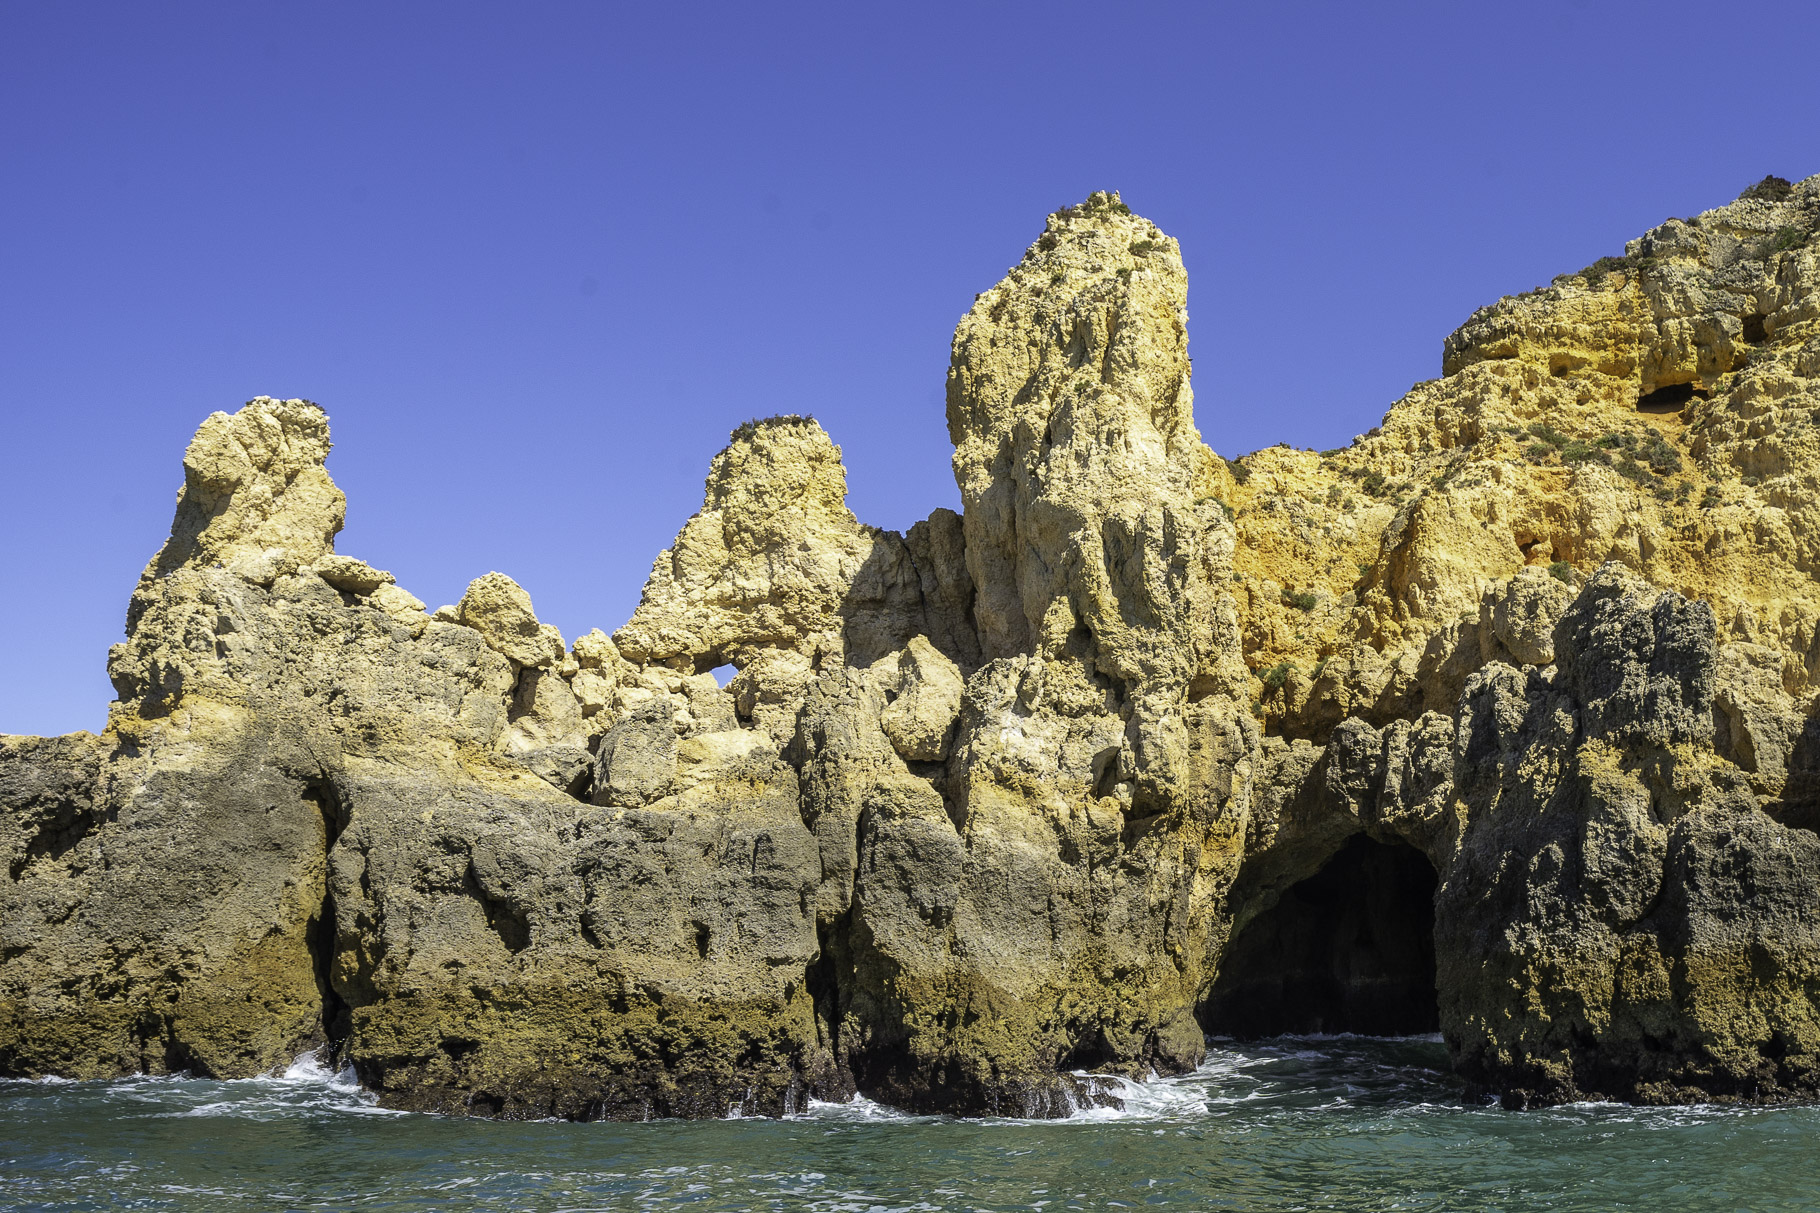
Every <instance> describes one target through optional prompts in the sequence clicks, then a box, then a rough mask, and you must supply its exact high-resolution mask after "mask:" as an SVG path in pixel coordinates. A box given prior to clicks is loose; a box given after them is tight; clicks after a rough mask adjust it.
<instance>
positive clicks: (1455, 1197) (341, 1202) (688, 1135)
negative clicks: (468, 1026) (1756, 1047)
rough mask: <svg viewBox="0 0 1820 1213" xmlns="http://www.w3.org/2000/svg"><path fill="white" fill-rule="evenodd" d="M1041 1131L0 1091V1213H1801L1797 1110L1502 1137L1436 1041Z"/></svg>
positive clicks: (189, 1090)
mask: <svg viewBox="0 0 1820 1213" xmlns="http://www.w3.org/2000/svg"><path fill="white" fill-rule="evenodd" d="M1124 1102H1125V1106H1124V1107H1123V1108H1122V1109H1104V1108H1102V1109H1093V1110H1088V1111H1083V1112H1081V1113H1079V1114H1077V1115H1075V1116H1073V1117H1071V1118H1070V1119H1068V1120H1063V1121H1021V1120H998V1119H986V1120H956V1119H950V1118H944V1117H926V1116H906V1115H903V1114H900V1113H897V1112H893V1111H892V1110H890V1109H888V1108H883V1107H880V1106H879V1105H877V1104H874V1103H870V1102H867V1101H865V1100H863V1099H862V1100H856V1101H854V1102H852V1103H848V1104H814V1105H812V1106H811V1107H809V1108H808V1109H806V1110H805V1111H804V1112H803V1113H801V1114H800V1115H797V1116H794V1117H790V1118H787V1119H784V1120H781V1121H779V1120H759V1119H731V1120H723V1121H713V1122H686V1121H656V1122H651V1123H648V1124H617V1123H596V1124H565V1123H554V1122H552V1123H540V1124H501V1123H495V1122H490V1121H483V1120H463V1119H451V1118H445V1117H436V1116H422V1115H414V1114H404V1113H392V1112H387V1111H385V1110H383V1109H380V1108H377V1107H375V1106H374V1105H373V1103H372V1100H371V1098H370V1097H369V1096H367V1095H366V1094H365V1093H363V1092H361V1091H360V1090H359V1089H358V1087H356V1086H355V1085H354V1084H353V1083H352V1081H351V1080H350V1079H349V1078H348V1077H347V1076H345V1075H335V1074H330V1073H327V1072H325V1071H323V1070H322V1069H321V1068H320V1067H319V1066H317V1065H315V1064H314V1063H312V1062H307V1061H306V1062H302V1063H299V1064H298V1065H296V1066H294V1067H292V1068H291V1070H290V1071H289V1072H288V1073H286V1074H285V1075H283V1076H282V1077H275V1078H265V1079H249V1080H245V1081H239V1082H215V1081H205V1080H192V1079H168V1078H165V1079H137V1080H128V1081H121V1082H107V1083H72V1082H54V1081H53V1082H0V1208H4V1209H8V1210H14V1209H18V1210H51V1209H56V1210H65V1209H68V1210H75V1209H82V1210H114V1209H177V1210H229V1209H232V1210H240V1211H249V1213H251V1211H263V1210H292V1209H297V1210H301V1209H312V1210H314V1209H334V1210H343V1209H348V1210H388V1211H398V1213H404V1211H415V1210H430V1209H436V1210H448V1209H488V1210H495V1209H497V1210H537V1211H540V1213H541V1211H544V1210H551V1211H554V1210H576V1211H580V1210H622V1209H623V1210H670V1209H679V1210H693V1211H699V1213H718V1211H720V1210H740V1211H742V1213H743V1211H745V1210H780V1211H782V1210H791V1211H795V1210H826V1211H830V1213H833V1211H837V1210H838V1211H841V1213H873V1211H878V1213H883V1211H885V1210H1012V1209H1017V1210H1031V1209H1038V1210H1065V1209H1206V1210H1218V1209H1236V1210H1248V1211H1251V1210H1279V1209H1280V1210H1319V1209H1361V1210H1425V1209H1432V1210H1449V1211H1456V1210H1476V1209H1497V1210H1531V1209H1548V1210H1582V1209H1584V1210H1595V1209H1596V1210H1607V1209H1615V1208H1632V1207H1643V1208H1650V1209H1652V1210H1654V1211H1656V1213H1668V1211H1670V1210H1674V1211H1680V1210H1783V1209H1790V1210H1792V1209H1800V1210H1812V1209H1820V1149H1817V1148H1816V1147H1817V1145H1820V1108H1815V1107H1793V1108H1773V1109H1770V1108H1728V1107H1691V1108H1669V1109H1659V1108H1631V1107H1624V1106H1619V1105H1611V1104H1584V1105H1576V1106H1569V1107H1564V1108H1555V1109H1550V1110H1546V1111H1540V1112H1505V1111H1502V1110H1500V1109H1498V1108H1497V1107H1495V1106H1489V1105H1485V1104H1480V1103H1476V1102H1469V1101H1467V1100H1466V1099H1464V1098H1463V1096H1462V1094H1461V1089H1460V1087H1459V1084H1458V1083H1457V1082H1455V1081H1454V1080H1453V1078H1452V1077H1451V1076H1450V1075H1449V1074H1448V1072H1447V1068H1446V1058H1445V1055H1444V1053H1443V1051H1442V1048H1441V1045H1440V1042H1439V1040H1438V1039H1428V1038H1419V1039H1402V1040H1374V1039H1365V1038H1357V1037H1331V1038H1283V1039H1278V1040H1273V1041H1265V1042H1261V1043H1254V1044H1243V1045H1240V1044H1234V1043H1232V1042H1229V1041H1221V1042H1214V1047H1213V1048H1212V1051H1211V1053H1210V1056H1209V1057H1208V1060H1207V1064H1206V1065H1205V1066H1203V1067H1202V1068H1201V1069H1200V1070H1199V1071H1197V1072H1196V1073H1194V1074H1191V1075H1187V1076H1184V1077H1181V1078H1175V1079H1158V1080H1153V1081H1150V1082H1143V1083H1128V1084H1125V1086H1124Z"/></svg>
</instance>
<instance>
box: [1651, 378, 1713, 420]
mask: <svg viewBox="0 0 1820 1213" xmlns="http://www.w3.org/2000/svg"><path fill="white" fill-rule="evenodd" d="M1709 395H1710V393H1708V392H1705V391H1702V390H1701V389H1699V388H1697V387H1695V386H1694V385H1693V384H1691V383H1671V384H1669V385H1668V386H1667V387H1659V388H1657V389H1656V390H1655V391H1653V392H1651V393H1650V394H1649V395H1647V396H1644V397H1641V398H1640V399H1638V401H1637V411H1638V412H1639V413H1678V412H1680V411H1681V410H1682V409H1684V408H1686V407H1687V402H1688V401H1689V400H1692V399H1693V398H1694V397H1695V396H1698V397H1700V398H1701V399H1702V400H1704V399H1706V398H1707V397H1708V396H1709Z"/></svg>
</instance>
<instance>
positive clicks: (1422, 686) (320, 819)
mask: <svg viewBox="0 0 1820 1213" xmlns="http://www.w3.org/2000/svg"><path fill="white" fill-rule="evenodd" d="M1817 229H1820V178H1810V179H1809V180H1807V181H1804V182H1801V183H1800V184H1797V185H1791V184H1789V183H1788V182H1784V181H1780V180H1778V179H1775V178H1770V179H1767V180H1765V181H1764V182H1762V183H1760V184H1759V185H1757V186H1754V187H1752V189H1750V190H1748V191H1746V193H1745V194H1744V195H1743V196H1742V197H1740V198H1739V199H1738V200H1737V201H1735V202H1733V203H1732V204H1730V205H1729V206H1726V207H1723V208H1720V209H1718V210H1715V211H1709V212H1706V213H1704V214H1702V215H1699V216H1697V217H1694V218H1690V219H1687V220H1678V219H1675V220H1669V221H1668V222H1666V223H1664V224H1662V225H1661V226H1659V227H1657V228H1655V229H1653V230H1651V231H1650V232H1648V233H1646V234H1645V235H1644V236H1642V237H1641V238H1639V239H1638V240H1635V241H1633V242H1631V244H1630V245H1629V246H1628V247H1627V249H1626V251H1625V255H1624V256H1622V257H1614V258H1606V259H1603V260H1601V261H1600V262H1598V263H1596V264H1595V265H1593V266H1590V267H1588V268H1587V269H1586V270H1584V271H1582V272H1580V273H1578V274H1573V275H1565V276H1563V277H1561V278H1558V279H1556V280H1555V282H1554V283H1553V284H1552V285H1551V286H1549V287H1547V288H1544V289H1540V290H1537V291H1534V292H1530V293H1529V294H1526V295H1521V296H1516V297H1514V298H1509V299H1505V300H1502V301H1500V302H1499V303H1498V304H1496V305H1494V306H1493V307H1490V308H1486V309H1483V310H1481V311H1480V312H1478V313H1476V314H1474V315H1473V316H1472V317H1471V318H1470V319H1469V320H1468V321H1467V323H1466V324H1465V325H1464V326H1462V328H1461V329H1460V330H1459V331H1458V332H1456V333H1455V334H1454V335H1453V336H1451V337H1449V338H1448V340H1447V342H1446V346H1445V350H1444V363H1443V371H1444V376H1443V377H1442V378H1440V379H1437V380H1433V381H1430V382H1427V383H1422V384H1418V385H1416V386H1415V387H1414V388H1412V389H1411V391H1410V392H1409V393H1408V394H1407V395H1406V396H1405V397H1404V398H1403V399H1402V400H1400V401H1398V402H1397V403H1396V404H1395V405H1394V406H1393V407H1392V409H1391V410H1390V412H1389V414H1388V415H1387V416H1386V417H1385V419H1384V422H1383V424H1382V425H1381V426H1380V427H1379V428H1377V429H1375V430H1373V431H1372V432H1371V433H1370V434H1368V435H1365V436H1364V437H1361V438H1359V439H1357V440H1355V441H1354V442H1353V443H1352V445H1351V446H1349V447H1347V448H1344V449H1341V450H1336V451H1328V452H1322V453H1316V452H1313V451H1298V450H1293V449H1290V448H1287V447H1277V448H1270V449H1267V450H1264V451H1259V452H1256V453H1254V454H1252V455H1249V456H1246V457H1244V458H1241V459H1236V460H1227V459H1222V458H1221V457H1219V456H1217V455H1215V454H1214V453H1213V452H1212V451H1211V450H1210V449H1209V448H1208V447H1207V446H1206V445H1205V444H1204V443H1203V442H1202V440H1201V435H1200V433H1199V431H1198V430H1197V429H1196V424H1195V419H1194V414H1193V403H1192V402H1193V397H1192V392H1191V389H1190V376H1189V362H1188V353H1187V340H1188V338H1187V310H1186V301H1187V277H1186V274H1185V272H1184V270H1183V268H1182V262H1181V257H1180V252H1179V249H1178V248H1177V246H1176V244H1175V242H1174V241H1173V240H1172V239H1170V238H1169V237H1167V236H1165V235H1164V234H1163V233H1162V232H1160V231H1158V230H1157V228H1156V227H1155V226H1154V225H1152V224H1150V223H1148V222H1147V221H1145V220H1143V219H1141V218H1139V217H1137V216H1135V215H1133V214H1131V213H1130V211H1129V210H1128V209H1127V208H1126V207H1125V205H1124V204H1123V202H1122V201H1120V200H1119V198H1118V197H1117V196H1116V195H1107V194H1095V195H1093V196H1092V197H1091V198H1089V199H1088V200H1087V201H1086V202H1084V203H1082V204H1081V205H1079V206H1076V207H1071V208H1068V209H1065V210H1063V211H1059V212H1057V213H1056V214H1054V215H1052V216H1050V218H1049V221H1048V224H1047V226H1046V228H1045V230H1044V232H1043V234H1042V235H1041V237H1040V238H1039V239H1038V240H1037V242H1036V243H1035V244H1034V245H1033V246H1032V247H1031V248H1030V249H1029V251H1028V252H1026V254H1025V255H1024V258H1023V260H1022V261H1021V262H1019V263H1018V264H1017V265H1016V266H1014V267H1013V268H1012V269H1011V270H1010V272H1009V273H1008V274H1007V275H1006V277H1005V279H1004V280H1003V281H1002V282H1000V283H999V284H998V285H997V286H995V287H993V288H992V289H991V290H989V291H987V292H985V293H984V294H982V295H980V296H979V297H978V298H977V299H976V301H975V303H974V306H973V308H972V310H971V311H969V312H968V314H967V315H966V316H965V317H964V318H963V319H962V321H961V323H960V327H959V329H958V330H957V332H956V335H955V340H954V347H953V359H952V363H951V368H950V371H949V379H948V406H947V421H948V428H949V435H950V437H951V439H952V441H953V443H954V447H955V455H954V473H955V478H956V481H957V484H958V485H959V488H960V495H961V501H962V505H963V511H962V512H961V513H960V514H956V513H954V512H951V511H948V510H937V511H935V512H934V513H933V514H932V515H931V516H930V517H929V518H928V519H927V520H925V521H923V522H920V523H918V524H916V525H915V526H913V527H911V528H910V530H909V532H908V533H907V534H902V535H900V534H897V533H895V532H891V531H884V530H880V529H877V528H874V527H869V526H866V525H864V524H863V523H861V522H860V521H859V520H858V519H856V518H855V517H854V516H853V514H852V513H851V512H850V511H849V510H848V509H847V506H846V500H845V499H846V473H845V469H844V468H843V467H842V464H841V458H840V450H839V448H838V447H837V446H835V445H834V443H833V442H832V441H831V440H830V439H829V437H828V435H827V434H826V433H824V432H823V430H822V429H821V427H820V426H818V425H817V424H816V423H815V422H814V421H812V420H809V419H807V418H801V417H776V418H771V419H768V420H764V421H757V422H752V423H748V424H747V425H744V426H741V427H740V429H739V430H737V431H735V433H734V434H733V437H732V441H731V443H730V445H729V446H728V447H727V448H726V449H725V450H724V451H722V452H721V453H720V454H719V455H717V456H716V457H715V458H714V460H713V463H712V465H711V468H710V470H709V475H708V480H707V485H706V493H705V498H704V501H703V504H702V508H701V510H700V512H698V513H697V514H696V515H695V516H694V517H693V518H691V519H690V520H689V521H688V522H687V523H686V524H685V525H684V527H683V528H682V530H681V532H680V533H679V534H678V536H677V538H676V541H675V543H674V544H673V545H672V546H671V548H670V549H669V550H667V551H665V552H663V553H661V554H660V555H659V556H658V558H657V560H656V562H655V564H654V565H653V567H652V571H651V576H650V579H649V580H648V581H647V583H646V585H645V590H644V596H643V599H642V601H641V602H640V604H639V607H638V609H637V611H636V612H635V613H634V615H633V617H632V619H631V620H630V621H629V622H627V623H626V624H625V626H623V627H621V628H620V629H619V630H618V631H616V632H614V633H612V634H611V635H610V636H609V635H607V634H605V633H603V632H600V631H598V630H597V631H592V632H589V633H588V634H586V635H584V636H581V637H578V638H576V639H575V640H574V641H573V643H569V642H568V641H566V640H565V638H564V637H563V636H562V635H561V634H560V633H559V632H558V631H557V630H556V629H555V628H553V627H550V626H548V625H545V624H542V623H541V622H540V621H539V620H538V618H537V615H536V612H535V609H534V606H533V603H532V601H531V598H530V596H529V595H528V594H527V593H526V592H525V591H524V590H523V589H522V588H520V587H519V586H518V585H517V584H516V583H515V582H513V581H512V580H511V579H510V578H509V577H507V576H505V575H503V574H501V573H496V572H495V573H487V574H486V575H484V576H482V577H480V578H477V579H476V580H475V581H474V582H473V584H472V585H471V586H470V587H469V589H468V591H467V593H466V594H465V595H464V596H463V598H462V600H461V601H460V602H459V603H455V604H451V605H448V606H443V607H439V608H437V609H436V610H435V611H433V612H432V611H426V609H425V604H424V603H423V602H421V601H420V600H418V599H417V598H415V597H413V596H412V595H411V594H410V593H408V592H407V591H406V590H405V589H403V588H402V587H400V586H399V585H397V584H396V582H395V580H394V578H393V577H392V575H391V574H389V573H386V572H384V571H382V570H378V569H375V568H373V567H371V566H370V565H367V564H365V563H364V562H362V561H359V560H357V559H353V558H351V557H349V556H345V555H341V554H338V553H336V552H335V551H334V538H335V535H336V533H337V532H338V531H339V530H340V529H341V525H342V521H343V517H344V513H345V502H344V499H343V497H342V495H341V493H340V491H339V490H338V489H337V488H336V487H335V485H334V483H333V482H332V480H331V479H330V477H329V475H328V472H327V470H326V467H325V460H326V458H327V456H328V453H329V437H328V419H327V417H326V416H325V415H324V414H323V412H322V410H321V409H319V408H317V407H316V406H315V405H313V404H310V403H308V402H306V401H300V400H289V401H280V400H273V399H269V398H265V397H261V398H259V399H256V400H253V401H251V402H249V403H248V404H247V405H246V406H245V407H244V408H242V409H241V410H240V411H239V412H237V413H234V414H232V415H229V414H223V413H216V414H214V415H212V416H210V417H209V418H208V419H207V420H206V421H205V422H204V423H203V425H202V427H201V429H200V430H199V431H198V432H197V434H196V437H195V439H194V441H193V442H192V443H191V444H190V447H189V449H188V451H187V452H186V454H185V457H184V485H183V488H182V490H181V492H180V494H179V496H178V502H177V511H176V519H175V521H174V523H173V525H172V531H171V538H170V540H169V542H167V543H166V545H165V546H164V548H163V550H162V551H160V552H159V553H158V555H157V556H155V557H154V558H153V560H152V562H151V563H150V564H149V565H148V566H147V568H146V570H145V573H144V575H143V576H142V577H141V579H140V583H139V586H138V588H137V589H136V590H135V591H134V593H133V595H132V599H131V602H130V604H129V606H128V612H127V638H126V641H125V642H124V643H122V644H119V645H116V646H114V648H113V650H111V651H110V653H109V657H108V664H109V673H110V675H111V677H112V680H113V683H114V686H115V688H116V691H117V693H118V696H119V697H118V699H117V700H116V702H115V703H114V704H113V705H112V707H111V709H110V712H109V717H108V723H107V727H106V729H105V730H104V731H103V733H102V734H101V735H99V736H91V735H89V734H86V733H78V734H73V735H71V736H68V737H59V738H27V737H7V738H0V852H3V853H4V858H5V865H6V866H5V869H4V871H3V872H0V1074H4V1075H25V1076H35V1075H51V1074H56V1075H67V1076H71V1077H79V1078H91V1077H109V1076H116V1075H122V1074H131V1073H141V1072H146V1073H170V1072H177V1071H188V1072H191V1073H196V1074H212V1075H218V1076H223V1077H231V1076H241V1075H250V1074H257V1073H262V1072H267V1071H271V1070H273V1069H275V1068H278V1067H282V1066H283V1065H285V1064H286V1063H288V1062H289V1061H290V1060H292V1059H293V1058H294V1057H296V1056H297V1055H298V1054H300V1053H302V1052H305V1051H308V1050H312V1049H327V1050H330V1051H331V1052H332V1053H333V1054H334V1055H335V1056H336V1057H338V1058H342V1059H345V1060H346V1061H347V1062H348V1063H350V1064H351V1065H352V1066H353V1068H354V1071H355V1073H356V1074H357V1075H358V1076H359V1078H360V1080H361V1082H362V1083H364V1084H365V1085H367V1086H368V1087H370V1088H372V1089H373V1090H374V1091H376V1092H377V1093H378V1094H379V1097H380V1099H381V1101H382V1102H383V1103H385V1104H386V1105H388V1106H392V1107H399V1108H412V1109H425V1110H437V1111H447V1112H465V1113H474V1114H486V1115H498V1116H508V1117H544V1116H562V1117H573V1118H592V1117H622V1118H645V1117H657V1116H720V1115H725V1114H727V1113H728V1112H729V1111H732V1110H735V1109H737V1110H741V1111H743V1112H745V1113H748V1114H750V1113H764V1114H772V1115H775V1114H780V1113H784V1112H788V1111H790V1110H792V1109H794V1108H797V1107H801V1106H803V1104H804V1103H805V1101H806V1100H808V1099H809V1098H811V1097H816V1098H824V1099H827V1098H842V1097H845V1096H847V1095H850V1094H852V1093H854V1092H856V1091H859V1092H864V1093H865V1094H867V1095H869V1096H871V1097H873V1098H876V1099H878V1100H881V1101H883V1102H887V1103H891V1104H894V1105H897V1106H901V1107H905V1108H910V1109H916V1110H926V1111H941V1112H951V1113H957V1114H977V1113H995V1114H1010V1115H1020V1116H1054V1115H1062V1114H1066V1113H1067V1112H1068V1111H1069V1110H1071V1109H1072V1108H1075V1107H1079V1106H1081V1105H1083V1104H1087V1103H1092V1102H1095V1101H1099V1100H1105V1099H1109V1098H1112V1097H1113V1096H1112V1094H1111V1093H1110V1091H1109V1090H1108V1087H1107V1084H1105V1083H1103V1082H1101V1081H1098V1076H1103V1075H1130V1076H1141V1075H1143V1074H1146V1073H1149V1072H1151V1071H1156V1072H1159V1073H1175V1072H1181V1071H1184V1070H1186V1069H1190V1068H1192V1067H1193V1066H1195V1065H1196V1064H1198V1063H1199V1062H1200V1060H1201V1059H1202V1057H1203V1055H1204V1051H1205V1044H1204V1040H1205V1034H1206V1033H1208V1032H1213V1033H1231V1034H1237V1035H1261V1034H1270V1033H1274V1032H1286V1031H1287V1032H1305V1031H1328V1032H1332V1031H1361V1032H1372V1033H1391V1034H1396V1033H1407V1032H1425V1031H1434V1030H1437V1029H1438V1030H1439V1031H1441V1032H1442V1033H1443V1035H1444V1038H1445V1040H1446V1042H1447V1046H1448V1049H1449V1052H1450V1054H1451V1055H1452V1058H1453V1061H1454V1063H1455V1065H1456V1066H1457V1067H1458V1069H1459V1070H1460V1071H1461V1072H1462V1073H1463V1074H1464V1075H1465V1076H1466V1078H1467V1080H1468V1081H1469V1083H1470V1084H1472V1086H1473V1087H1474V1088H1475V1089H1476V1090H1479V1091H1482V1092H1486V1093H1495V1094H1498V1095H1500V1096H1502V1097H1503V1098H1504V1100H1505V1101H1506V1102H1507V1103H1509V1104H1511V1105H1513V1106H1523V1105H1530V1104H1540V1103H1548V1102H1556V1101H1561V1100H1569V1099H1576V1098H1584V1097H1604V1098H1616V1099H1624V1100H1633V1101H1642V1102H1676V1101H1688V1100H1706V1099H1746V1100H1774V1099H1784V1098H1796V1097H1812V1096H1814V1095H1816V1094H1817V1093H1820V835H1817V834H1816V832H1815V831H1816V830H1817V829H1820V724H1817V723H1816V721H1817V719H1820V717H1817V716H1816V704H1815V694H1816V691H1817V690H1820V687H1817V686H1816V682H1815V675H1816V665H1817V664H1820V585H1817V584H1816V581H1815V572H1816V567H1817V563H1820V427H1817V425H1816V417H1820V238H1816V235H1815V233H1816V230H1817ZM729 667H730V668H729ZM716 672H720V673H721V674H722V675H724V676H726V675H730V677H725V678H724V679H723V678H717V677H716V676H715V675H716ZM723 681H724V682H725V685H723Z"/></svg>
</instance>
